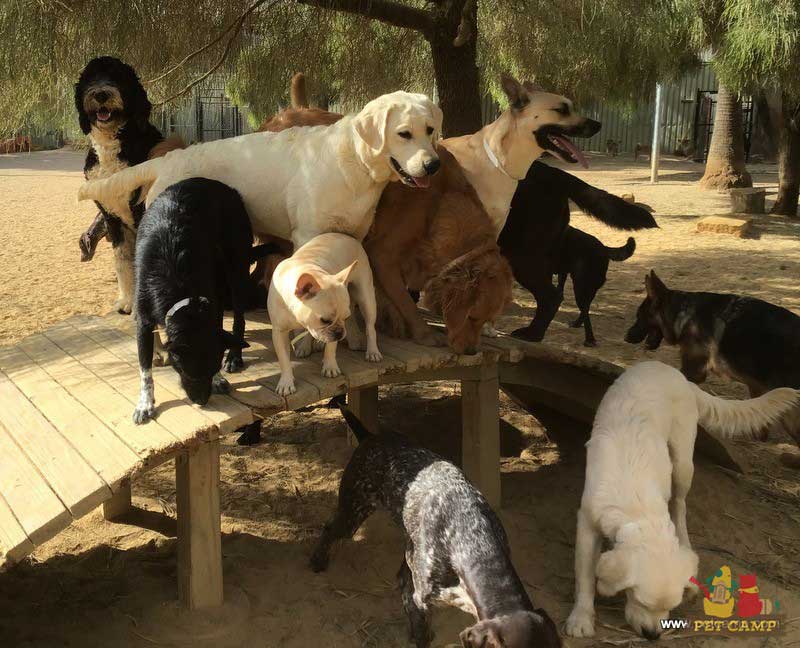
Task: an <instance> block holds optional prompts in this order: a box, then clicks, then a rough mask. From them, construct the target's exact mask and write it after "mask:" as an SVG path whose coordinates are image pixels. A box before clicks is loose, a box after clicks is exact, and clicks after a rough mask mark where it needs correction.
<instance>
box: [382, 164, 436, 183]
mask: <svg viewBox="0 0 800 648" xmlns="http://www.w3.org/2000/svg"><path fill="white" fill-rule="evenodd" d="M389 159H390V160H391V161H392V166H393V167H394V170H395V171H397V175H399V176H400V179H401V180H402V181H403V184H405V185H408V186H409V187H416V188H418V189H427V188H428V187H430V186H431V179H430V176H427V175H424V176H422V177H420V178H415V177H414V176H412V175H411V174H410V173H406V170H405V169H403V167H401V166H400V163H399V162H398V161H397V160H395V159H394V158H389Z"/></svg>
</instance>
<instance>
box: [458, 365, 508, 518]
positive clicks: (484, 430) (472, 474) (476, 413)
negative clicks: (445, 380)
mask: <svg viewBox="0 0 800 648" xmlns="http://www.w3.org/2000/svg"><path fill="white" fill-rule="evenodd" d="M499 389H500V385H499V381H498V377H497V365H484V366H482V367H481V371H480V375H479V377H478V379H477V380H476V379H471V378H470V379H464V380H462V381H461V427H462V444H463V445H462V449H461V455H462V457H463V459H462V467H463V469H464V473H465V474H466V475H467V477H468V478H469V480H470V481H471V482H472V483H473V484H474V485H475V486H476V487H477V488H478V490H480V491H481V492H482V493H483V496H484V497H485V498H486V500H487V501H488V502H489V504H490V505H491V506H492V507H494V508H498V507H499V506H500V396H499Z"/></svg>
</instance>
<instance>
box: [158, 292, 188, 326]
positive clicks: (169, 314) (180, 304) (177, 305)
mask: <svg viewBox="0 0 800 648" xmlns="http://www.w3.org/2000/svg"><path fill="white" fill-rule="evenodd" d="M190 301H192V298H191V297H187V298H186V299H181V300H180V301H179V302H175V304H174V305H173V306H172V308H170V309H169V310H168V311H167V316H166V317H165V318H164V321H165V322H166V321H167V320H168V319H169V318H170V317H172V316H173V315H174V314H175V313H177V312H178V311H179V310H180V309H181V308H183V307H184V306H187V305H188V304H189V302H190Z"/></svg>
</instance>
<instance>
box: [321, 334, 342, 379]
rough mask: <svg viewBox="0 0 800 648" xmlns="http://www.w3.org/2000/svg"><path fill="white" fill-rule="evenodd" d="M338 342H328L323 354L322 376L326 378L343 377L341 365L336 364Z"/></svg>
mask: <svg viewBox="0 0 800 648" xmlns="http://www.w3.org/2000/svg"><path fill="white" fill-rule="evenodd" d="M337 346H338V343H337V342H328V343H327V344H326V345H325V351H324V352H323V354H322V375H323V376H325V377H326V378H335V377H336V376H341V375H342V370H341V369H339V364H338V363H337V362H336V347H337Z"/></svg>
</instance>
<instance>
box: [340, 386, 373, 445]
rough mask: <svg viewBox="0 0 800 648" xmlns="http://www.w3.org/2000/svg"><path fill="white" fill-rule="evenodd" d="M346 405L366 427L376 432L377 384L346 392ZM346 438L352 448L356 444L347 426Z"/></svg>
mask: <svg viewBox="0 0 800 648" xmlns="http://www.w3.org/2000/svg"><path fill="white" fill-rule="evenodd" d="M347 406H348V407H349V408H350V411H351V412H353V414H355V415H356V416H357V417H358V418H359V420H360V421H361V422H362V423H363V424H364V425H365V426H366V428H367V429H368V430H369V431H370V432H372V433H373V434H378V386H377V385H375V386H374V387H362V388H361V389H352V390H350V391H349V392H347ZM347 440H348V441H349V442H350V445H351V446H353V447H354V448H355V447H356V446H357V445H358V442H357V441H356V439H355V437H354V436H353V433H352V432H351V431H350V429H349V428H348V430H347Z"/></svg>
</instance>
